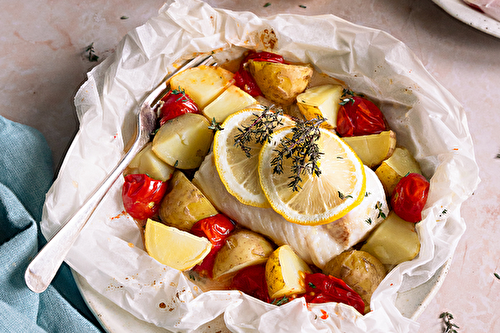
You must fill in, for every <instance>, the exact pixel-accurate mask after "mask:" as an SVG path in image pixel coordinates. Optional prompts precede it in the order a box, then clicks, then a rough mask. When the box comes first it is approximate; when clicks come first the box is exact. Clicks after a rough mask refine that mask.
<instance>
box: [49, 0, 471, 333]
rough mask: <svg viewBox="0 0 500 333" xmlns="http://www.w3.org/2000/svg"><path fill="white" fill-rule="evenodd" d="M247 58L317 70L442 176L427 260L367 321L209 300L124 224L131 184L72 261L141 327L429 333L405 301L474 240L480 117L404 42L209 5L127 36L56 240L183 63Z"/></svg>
mask: <svg viewBox="0 0 500 333" xmlns="http://www.w3.org/2000/svg"><path fill="white" fill-rule="evenodd" d="M244 48H255V49H259V50H270V51H273V52H278V53H280V54H282V55H283V56H284V57H285V58H287V59H288V60H291V61H301V62H307V63H312V64H314V65H315V66H316V69H317V70H319V71H322V72H323V73H326V74H328V75H331V76H333V77H335V78H337V79H340V80H342V81H345V82H346V83H347V84H348V85H349V86H350V88H351V89H352V90H354V91H358V92H362V93H364V94H365V95H367V96H368V97H369V98H371V99H373V100H374V101H376V102H378V103H379V104H380V106H381V109H382V110H383V112H384V113H385V115H386V117H387V119H388V121H389V123H390V126H391V128H392V129H393V130H394V131H396V133H397V138H398V143H399V144H400V145H402V146H405V147H407V148H409V149H410V150H411V152H413V154H414V156H415V157H416V158H417V160H418V161H419V162H420V164H421V166H422V170H423V172H424V174H425V175H426V176H427V177H431V176H432V178H431V189H430V195H429V199H428V203H427V206H426V208H425V210H424V212H423V215H424V216H425V219H424V220H423V221H422V222H421V223H419V224H418V232H419V235H420V239H421V242H422V248H421V251H420V254H419V256H418V257H417V258H416V259H414V260H413V261H411V262H406V263H403V264H401V265H399V266H398V267H396V268H395V269H394V270H393V271H391V273H390V274H389V275H388V276H387V277H386V279H385V280H384V281H383V282H382V284H381V285H380V287H379V288H378V289H377V291H376V292H375V294H374V295H373V298H372V303H371V308H372V309H373V311H372V312H370V313H369V314H367V315H365V316H361V315H359V314H358V313H357V312H356V311H355V310H353V309H352V308H351V307H349V306H345V305H342V304H334V303H329V304H319V305H311V306H307V305H306V304H305V303H304V301H303V300H302V299H296V300H294V301H293V302H291V303H288V304H286V305H284V306H281V307H277V306H274V305H270V304H265V303H263V302H260V301H258V300H255V299H253V298H251V297H248V296H245V295H243V294H242V293H240V292H238V291H211V292H206V293H203V292H201V290H200V289H199V288H198V287H197V286H196V285H195V284H194V283H193V282H192V281H190V279H189V278H187V277H185V276H184V275H183V274H181V273H180V272H178V271H176V270H174V269H170V268H168V267H165V266H162V265H160V264H159V263H158V262H156V261H155V260H153V259H152V258H150V257H149V256H148V255H147V254H146V252H145V251H144V249H143V245H142V240H141V236H140V233H139V230H138V227H137V226H136V224H135V222H134V221H133V220H132V219H131V218H130V217H129V216H127V214H125V213H124V212H123V211H124V209H123V206H122V202H121V186H122V183H123V181H122V179H119V180H118V181H117V182H116V183H115V185H114V186H113V188H112V189H111V190H110V191H109V193H108V195H107V196H106V197H105V198H104V200H103V202H102V203H101V205H100V206H99V207H98V208H97V209H96V211H95V213H94V215H93V216H92V218H91V219H90V220H89V222H88V224H87V226H86V227H85V228H84V230H83V231H82V233H81V235H80V237H79V238H78V240H77V242H76V244H75V245H74V247H73V248H72V249H71V251H70V252H69V254H68V256H67V259H66V261H67V262H68V264H69V265H70V266H71V267H72V268H73V269H74V270H75V271H76V272H78V273H79V274H81V275H82V276H83V277H85V279H86V280H87V281H88V283H89V284H90V285H91V286H92V287H93V288H94V289H95V290H97V291H98V292H99V293H101V294H102V295H104V296H105V297H107V298H108V299H110V300H111V301H113V302H115V303H116V304H117V305H119V306H121V307H122V308H124V309H126V310H127V311H129V312H130V313H131V314H133V315H134V316H136V317H138V318H140V319H142V320H145V321H148V322H151V323H154V324H155V325H158V326H161V327H165V328H168V329H171V330H175V331H185V332H189V331H192V330H195V329H196V328H197V327H198V326H199V325H201V324H202V323H204V322H208V321H210V320H212V319H213V318H215V317H217V316H218V315H220V314H222V313H224V320H225V322H226V325H227V327H228V328H229V329H230V330H232V331H234V332H250V331H252V332H254V331H260V332H270V333H271V332H272V333H274V332H277V331H280V332H285V331H288V332H298V331H301V332H314V331H321V332H327V331H330V332H368V331H370V332H384V333H387V332H401V333H402V332H416V331H417V329H418V324H417V323H416V322H414V321H412V320H410V319H407V318H404V317H403V316H402V315H401V314H400V312H399V311H398V309H397V308H396V306H395V299H396V295H397V292H398V290H407V289H410V288H412V287H415V286H418V285H420V284H422V283H424V282H425V281H427V280H428V279H429V278H430V277H431V276H432V275H433V274H434V273H435V272H436V270H437V269H438V268H439V267H441V266H442V265H443V263H444V262H445V261H446V260H447V259H448V258H450V257H451V256H452V254H453V252H454V250H455V247H456V245H457V243H458V241H459V239H460V237H461V235H462V234H463V232H464V230H465V222H464V221H463V219H462V218H461V216H460V206H461V204H462V202H463V201H464V200H466V199H467V198H468V197H469V196H470V195H471V194H472V192H473V191H474V190H475V188H476V187H477V184H478V182H479V177H478V167H477V165H476V163H475V159H474V151H473V147H472V140H471V137H470V134H469V131H468V127H467V122H466V117H465V114H464V110H463V108H462V107H461V106H460V104H459V103H458V102H457V101H456V100H455V98H454V97H453V96H452V95H451V94H450V93H449V92H447V91H446V90H445V89H444V88H443V87H442V86H441V85H440V84H439V83H438V82H437V81H436V80H435V79H434V78H432V77H431V76H430V74H429V73H428V72H427V71H426V70H425V68H424V66H423V65H422V64H421V63H420V61H419V60H418V59H416V57H415V56H414V54H413V53H412V52H411V51H410V50H409V49H408V48H407V47H406V46H405V45H404V44H403V43H401V42H400V41H398V40H396V39H394V38H393V37H391V36H389V35H388V34H386V33H384V32H382V31H378V30H374V29H369V28H365V27H360V26H357V25H354V24H351V23H349V22H347V21H344V20H342V19H339V18H337V17H335V16H332V15H324V16H315V17H306V16H299V15H286V14H284V15H276V16H273V17H268V18H259V17H257V16H255V15H254V14H252V13H248V12H233V11H228V10H219V9H214V8H212V7H210V6H209V5H208V4H206V3H203V2H201V1H198V0H183V1H181V0H177V1H172V2H170V3H168V4H166V5H165V6H164V7H163V8H161V10H160V11H159V15H158V16H157V17H155V18H153V19H151V20H150V21H149V22H147V23H146V24H145V25H143V26H141V27H139V28H137V29H135V30H134V31H132V32H130V33H129V34H128V35H126V36H125V37H124V39H123V40H122V41H121V43H120V44H119V46H118V47H117V50H116V53H114V54H113V56H111V57H110V58H108V59H106V60H105V61H104V62H103V63H102V64H100V65H99V66H97V67H96V68H94V69H93V70H92V71H91V72H90V73H89V74H88V80H87V82H86V83H84V84H83V86H82V87H81V88H80V90H79V91H78V93H77V95H76V97H75V105H76V110H77V114H78V118H79V120H80V124H81V125H80V130H79V132H78V134H77V135H76V137H75V139H74V142H73V143H72V145H71V147H70V149H69V151H68V153H67V156H66V158H65V160H64V162H63V165H62V167H61V169H60V173H59V175H58V177H57V180H56V181H55V182H54V185H53V186H52V188H51V189H50V191H49V193H48V195H47V199H46V203H45V206H44V212H43V221H42V232H43V234H44V235H45V236H46V237H48V238H50V237H51V236H52V235H53V234H54V233H55V232H56V230H57V229H58V228H59V227H60V226H61V225H62V224H63V223H64V222H65V221H66V220H67V219H68V217H69V216H71V215H72V213H73V212H75V211H76V210H77V209H78V208H79V207H80V206H81V205H82V203H83V202H84V200H85V199H86V198H87V196H89V194H90V193H91V192H92V191H93V189H94V188H95V187H96V186H97V184H99V183H100V181H101V180H102V179H103V178H104V177H105V176H106V175H107V174H108V173H109V172H110V171H111V170H112V168H113V167H114V166H115V165H116V164H117V163H118V161H119V160H120V158H121V156H122V155H123V150H124V146H125V144H126V142H128V141H129V140H130V138H131V137H132V136H133V130H134V126H135V124H134V122H135V114H136V112H137V106H138V104H139V103H140V102H141V101H142V99H143V98H144V97H145V96H146V95H147V93H148V92H149V91H151V90H152V89H154V87H155V86H156V84H158V83H159V82H160V81H161V80H162V78H163V77H164V76H165V74H166V73H167V72H171V71H173V70H174V68H175V66H177V65H178V64H179V62H180V59H187V58H189V57H191V56H193V54H196V53H204V52H207V53H208V52H211V51H213V50H215V51H216V52H217V53H216V55H215V56H216V57H217V58H218V60H219V61H221V62H222V61H225V60H226V59H231V58H233V57H236V56H238V55H240V54H241V52H242V51H243V50H244ZM219 51H220V52H219ZM323 311H324V312H323Z"/></svg>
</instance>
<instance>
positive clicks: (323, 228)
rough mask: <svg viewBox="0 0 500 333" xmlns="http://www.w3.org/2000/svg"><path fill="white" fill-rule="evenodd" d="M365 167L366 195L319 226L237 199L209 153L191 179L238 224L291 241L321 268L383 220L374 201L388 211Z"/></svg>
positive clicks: (378, 186)
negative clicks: (249, 204) (342, 212)
mask: <svg viewBox="0 0 500 333" xmlns="http://www.w3.org/2000/svg"><path fill="white" fill-rule="evenodd" d="M365 171H366V178H367V179H366V192H367V194H368V195H367V196H365V198H364V200H363V201H362V202H361V204H360V205H359V206H357V207H356V208H354V209H353V210H352V211H350V212H349V213H348V214H347V215H345V216H344V217H342V218H340V219H338V220H336V221H334V222H331V223H328V224H324V225H319V226H303V225H298V224H294V223H291V222H288V221H287V220H285V219H284V218H283V217H282V216H281V215H279V214H278V213H276V212H275V211H274V210H273V209H272V208H257V207H252V206H248V205H245V204H243V203H241V202H240V201H238V199H236V198H235V197H234V196H232V195H231V194H230V193H229V192H228V191H227V190H226V188H225V186H224V184H223V183H222V181H221V180H220V178H219V175H218V173H217V169H216V168H215V163H214V159H213V154H212V153H210V154H209V155H208V156H207V157H206V158H205V160H204V161H203V163H202V165H201V166H200V168H199V170H198V171H197V172H196V174H195V176H194V179H193V183H195V185H196V186H198V188H199V189H200V190H201V191H202V192H203V193H204V194H205V195H206V196H207V198H208V199H209V200H210V201H211V202H212V203H213V205H214V206H215V207H216V208H217V209H218V210H219V211H220V212H222V213H224V214H226V215H227V216H228V217H230V218H231V219H233V220H234V221H236V222H238V223H239V224H240V225H242V226H244V227H246V228H248V229H251V230H253V231H255V232H258V233H260V234H263V235H265V236H267V237H269V238H270V239H272V240H273V241H274V242H275V243H276V244H277V245H284V244H288V245H290V246H291V247H292V249H293V250H294V251H295V252H296V253H297V254H298V255H299V256H300V257H301V258H302V259H303V260H305V261H306V262H308V263H312V264H314V265H316V266H317V267H319V268H323V267H324V266H325V265H326V263H327V262H328V261H329V260H330V259H332V258H333V257H335V256H337V255H338V254H340V253H342V252H343V251H344V250H346V249H348V248H350V247H352V246H353V245H355V244H356V243H358V242H359V241H361V240H362V239H363V238H365V237H366V236H367V234H368V233H369V232H370V230H372V229H373V228H374V227H375V226H377V225H378V224H379V223H380V222H381V221H382V220H383V218H382V217H380V216H379V210H378V209H376V208H375V206H376V205H377V203H379V202H380V203H382V211H383V212H384V214H385V215H387V214H388V212H389V208H388V205H387V202H386V197H385V193H384V188H383V187H382V184H381V183H380V181H379V179H378V177H377V176H376V175H375V173H374V172H373V171H372V170H371V169H369V168H368V167H365ZM369 221H371V223H369Z"/></svg>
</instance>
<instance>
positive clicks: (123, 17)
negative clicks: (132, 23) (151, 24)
mask: <svg viewBox="0 0 500 333" xmlns="http://www.w3.org/2000/svg"><path fill="white" fill-rule="evenodd" d="M127 19H128V16H122V17H120V20H127Z"/></svg>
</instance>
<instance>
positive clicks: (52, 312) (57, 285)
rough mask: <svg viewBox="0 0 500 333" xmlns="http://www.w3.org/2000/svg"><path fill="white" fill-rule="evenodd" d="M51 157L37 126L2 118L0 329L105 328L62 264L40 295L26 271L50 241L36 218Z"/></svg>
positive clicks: (81, 331)
mask: <svg viewBox="0 0 500 333" xmlns="http://www.w3.org/2000/svg"><path fill="white" fill-rule="evenodd" d="M52 177H53V170H52V157H51V152H50V149H49V147H48V145H47V142H46V141H45V138H44V137H43V135H42V134H41V133H40V132H38V131H37V130H35V129H33V128H31V127H28V126H25V125H22V124H18V123H15V122H12V121H10V120H7V119H5V118H4V117H2V116H0V332H15V333H18V332H50V333H52V332H79V333H84V332H91V333H92V332H101V330H102V328H101V327H100V326H99V324H98V322H97V320H96V319H95V317H94V316H93V315H92V313H91V312H90V311H89V309H88V307H87V305H86V304H85V302H84V300H83V299H82V297H81V295H80V293H79V291H78V289H77V286H76V284H75V281H74V280H73V276H72V274H71V271H70V269H69V267H68V266H67V265H66V264H64V265H63V266H62V267H61V269H60V270H59V272H58V274H57V275H56V278H55V279H54V281H53V283H52V284H51V285H50V286H49V287H48V288H47V290H46V291H45V292H43V293H41V294H37V293H34V292H32V291H31V290H29V289H28V287H27V286H26V284H25V282H24V271H25V270H26V267H27V266H28V264H29V262H30V261H31V259H32V258H33V257H34V256H35V255H36V253H37V252H38V250H39V249H40V248H41V247H42V246H43V245H44V244H45V243H46V241H45V239H44V237H43V235H42V234H41V232H40V230H39V225H38V224H37V222H39V221H40V219H41V215H42V207H43V202H44V200H45V194H46V192H47V191H48V189H49V187H50V185H51V184H52V180H53V178H52Z"/></svg>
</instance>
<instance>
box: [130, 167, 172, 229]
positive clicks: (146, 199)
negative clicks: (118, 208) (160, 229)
mask: <svg viewBox="0 0 500 333" xmlns="http://www.w3.org/2000/svg"><path fill="white" fill-rule="evenodd" d="M166 191H167V183H166V182H163V181H161V180H156V179H153V178H150V177H149V176H147V175H145V174H133V175H127V176H125V183H124V184H123V188H122V199H123V206H124V207H125V211H126V212H127V213H128V214H129V215H130V216H132V217H133V218H135V219H138V220H143V219H147V218H150V217H153V216H154V215H155V214H156V213H157V212H158V209H159V208H160V202H161V200H162V199H163V196H164V195H165V192H166Z"/></svg>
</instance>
